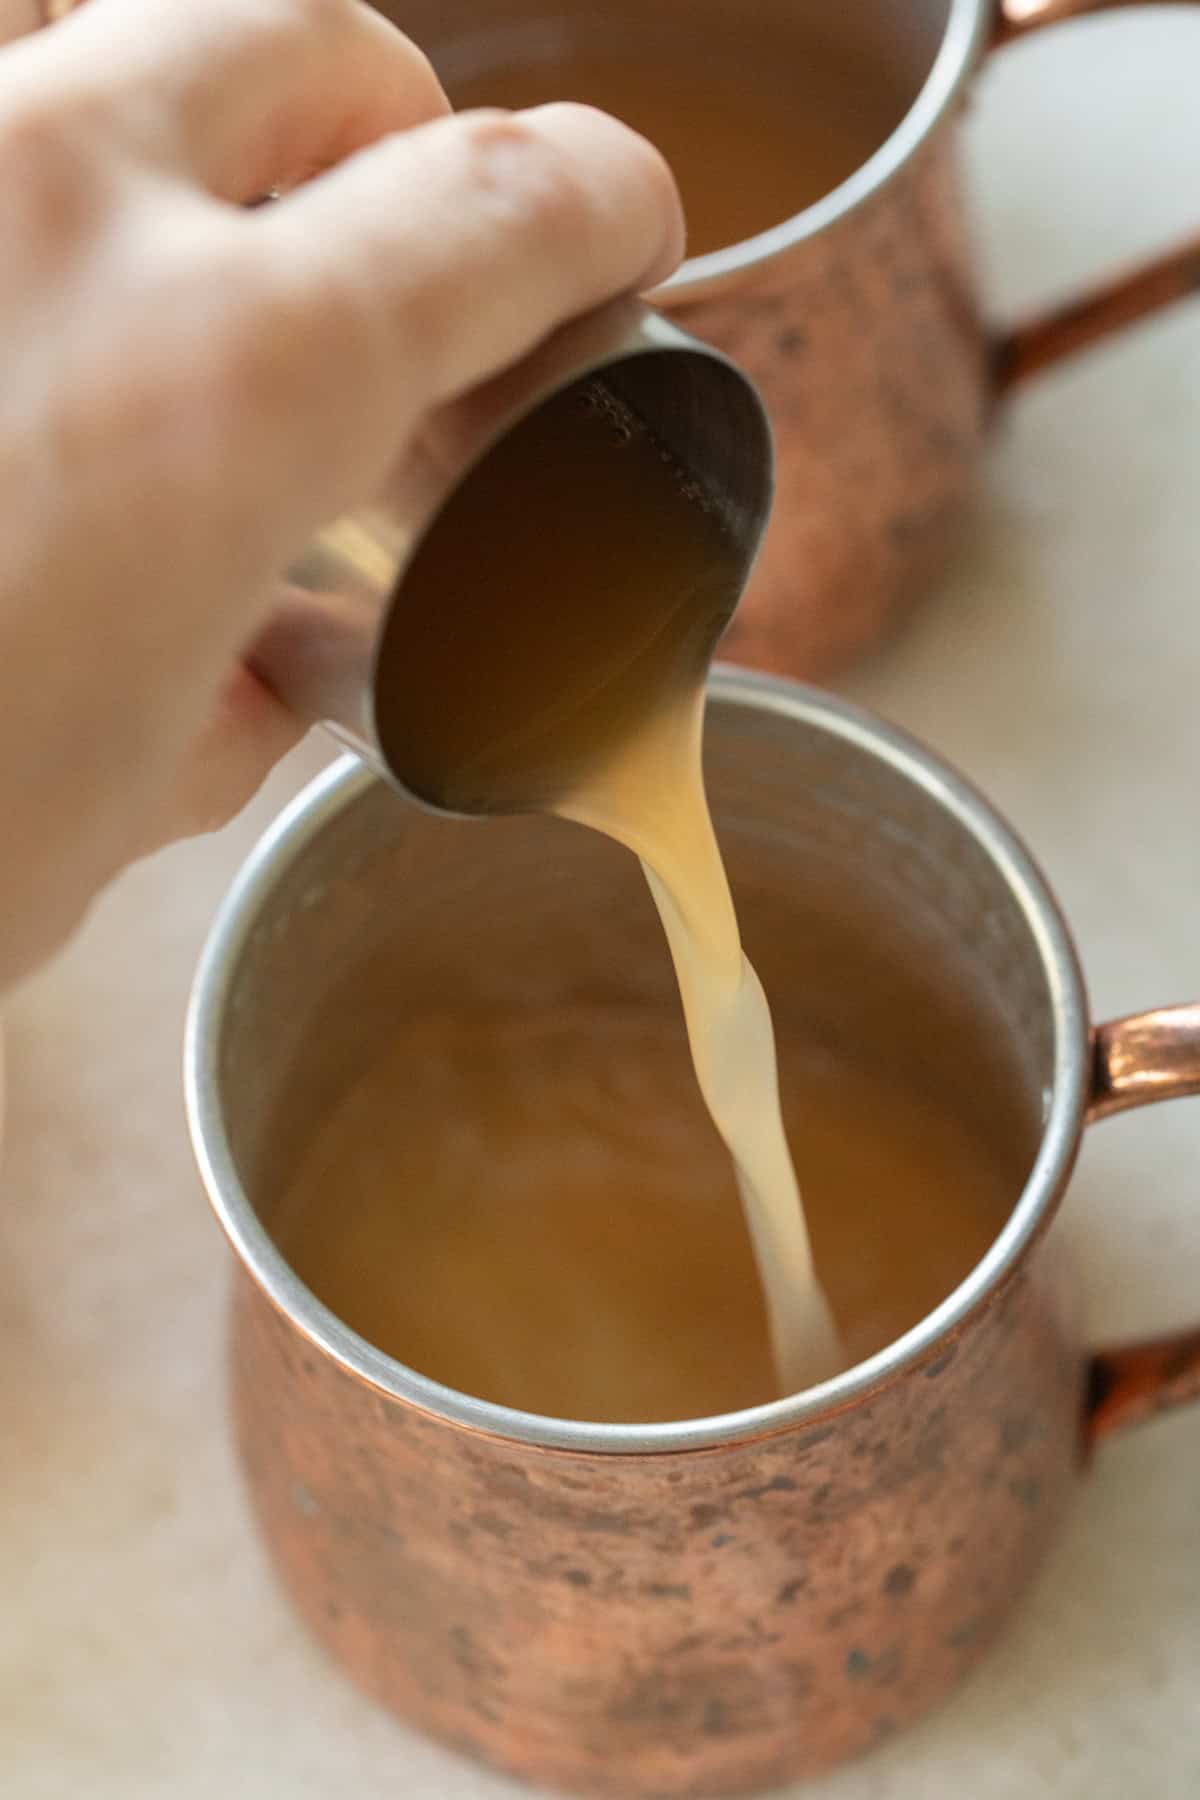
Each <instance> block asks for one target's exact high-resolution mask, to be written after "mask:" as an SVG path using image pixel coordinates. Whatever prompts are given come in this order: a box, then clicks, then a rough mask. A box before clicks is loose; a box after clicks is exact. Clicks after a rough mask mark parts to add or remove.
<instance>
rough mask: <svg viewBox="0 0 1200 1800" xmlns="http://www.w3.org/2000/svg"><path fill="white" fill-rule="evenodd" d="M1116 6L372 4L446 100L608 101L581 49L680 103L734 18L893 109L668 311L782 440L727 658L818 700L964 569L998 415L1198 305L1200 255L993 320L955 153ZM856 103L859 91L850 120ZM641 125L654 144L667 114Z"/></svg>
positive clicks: (678, 289) (663, 0)
mask: <svg viewBox="0 0 1200 1800" xmlns="http://www.w3.org/2000/svg"><path fill="white" fill-rule="evenodd" d="M1112 3H1113V0H842V3H841V4H839V5H830V4H828V0H756V4H754V5H752V6H749V5H745V4H742V5H740V6H739V5H736V4H735V0H605V4H604V5H603V6H598V5H597V4H596V0H377V4H378V5H379V8H380V10H381V11H383V12H385V13H386V14H387V15H388V16H389V17H390V18H392V19H394V20H396V21H397V23H399V24H400V25H401V26H402V27H403V29H404V30H405V31H407V32H408V33H409V34H410V35H411V36H412V37H414V38H415V39H416V40H417V42H418V43H420V44H421V46H422V48H424V49H425V50H426V51H428V52H429V53H430V55H431V57H432V59H433V61H434V64H435V66H436V67H437V68H438V70H439V72H440V73H441V74H442V76H443V79H444V81H445V83H446V85H447V88H448V91H449V93H450V96H451V99H454V98H455V96H456V93H457V92H459V91H460V90H461V91H462V92H463V93H464V94H467V93H469V94H470V96H471V97H473V98H485V99H486V98H488V97H489V92H488V86H487V80H486V74H487V71H488V70H489V68H491V69H497V70H501V71H503V76H504V86H503V90H502V92H503V98H504V99H505V100H514V99H515V100H519V101H521V102H522V103H533V102H536V101H539V100H545V99H558V98H561V97H563V92H564V89H568V91H569V93H570V97H571V98H574V99H592V98H595V99H599V100H600V101H601V102H603V101H604V100H605V99H606V98H607V97H608V95H607V90H605V91H601V90H600V88H599V86H597V87H596V89H595V91H594V92H593V91H592V90H591V89H589V87H588V84H587V77H586V75H578V74H577V75H576V77H575V79H574V80H573V81H571V82H570V83H569V84H568V82H567V79H566V78H565V77H563V76H561V75H560V70H561V69H562V67H563V65H564V60H566V61H570V59H571V58H572V56H573V54H574V52H575V51H576V49H577V48H578V47H579V46H582V47H583V50H584V52H585V53H586V52H590V51H593V50H595V49H596V48H597V46H599V47H600V49H601V50H602V51H603V52H604V53H605V54H607V55H609V56H612V57H626V58H628V59H629V60H630V62H631V64H633V65H637V64H639V63H641V64H645V63H647V62H648V61H650V60H651V59H652V58H654V57H657V58H659V59H660V66H661V70H662V81H663V84H664V89H669V84H670V79H671V47H672V43H675V44H676V45H678V44H680V43H684V42H686V41H688V40H689V39H690V40H691V41H692V42H696V43H701V44H703V43H704V41H705V38H706V35H707V33H709V32H710V31H711V29H712V26H713V22H714V21H716V22H717V23H718V24H719V22H720V20H721V19H722V18H724V20H725V27H726V30H727V31H728V22H729V20H730V19H731V18H734V19H736V20H737V31H738V32H739V33H740V34H741V35H743V36H745V35H747V34H752V33H754V32H755V31H758V32H759V33H760V34H761V33H763V32H764V31H765V30H770V31H771V34H772V41H773V42H775V41H777V42H778V44H779V46H780V51H781V54H784V55H788V54H791V55H794V57H795V67H796V69H797V71H798V72H799V71H800V70H802V68H803V58H804V54H805V45H806V43H807V44H811V45H814V46H815V47H816V48H817V49H818V50H819V49H820V48H821V47H822V46H823V45H830V46H831V47H832V49H833V50H834V51H836V52H837V53H838V54H839V56H842V57H843V58H844V59H845V60H846V61H848V62H849V63H850V64H851V65H853V64H855V63H857V65H858V66H859V67H860V68H863V69H865V72H866V74H867V75H868V76H871V77H874V78H877V79H878V80H879V81H881V82H883V83H884V84H886V87H887V89H888V91H890V93H891V94H892V95H893V96H894V101H895V106H894V113H893V115H892V116H893V117H894V118H895V120H896V121H897V123H896V124H895V128H894V130H892V131H891V135H890V136H888V137H887V138H886V141H884V142H881V143H879V145H878V148H877V149H876V150H875V152H874V154H872V155H870V156H869V158H868V159H867V160H866V161H864V162H863V163H862V165H861V166H860V167H859V168H857V169H856V170H855V171H854V172H853V173H852V174H850V176H849V178H848V179H847V180H845V181H843V182H842V183H841V185H840V186H838V187H836V188H835V189H834V191H832V192H830V193H829V194H827V195H826V196H825V197H824V198H822V199H820V200H818V201H817V203H816V204H814V205H810V206H808V207H807V208H806V209H805V210H803V211H801V212H799V213H798V214H796V216H794V217H792V218H790V219H787V220H784V219H782V218H781V219H780V220H779V222H778V224H777V225H776V226H775V228H774V229H771V230H767V231H765V232H762V233H760V234H759V235H757V236H755V237H751V238H748V239H747V240H746V241H744V242H741V243H736V244H730V245H728V246H726V247H725V248H723V249H719V250H716V251H714V252H712V253H710V254H706V255H702V256H698V257H696V258H695V259H693V260H691V261H689V262H687V263H686V264H685V265H684V267H683V268H682V269H681V270H680V271H679V273H678V274H677V275H676V276H675V277H674V278H673V279H672V280H671V281H669V282H668V283H667V284H666V285H665V286H664V287H663V288H661V289H660V290H659V291H658V293H657V295H655V296H653V298H654V299H655V300H656V302H657V303H658V304H659V305H661V306H662V307H664V308H666V309H667V310H668V311H669V312H670V314H671V315H672V316H673V317H674V318H675V319H676V320H677V322H678V323H680V324H681V325H683V326H684V327H685V329H686V330H688V331H689V332H691V333H693V334H694V335H695V336H698V337H701V338H705V339H707V340H708V341H709V342H710V343H712V344H714V345H716V346H717V347H718V348H720V349H721V350H723V351H724V352H725V353H726V354H727V355H728V356H730V357H731V358H732V359H733V360H734V361H735V362H736V363H738V364H739V365H740V366H741V367H742V368H743V369H744V370H745V371H746V372H747V374H749V375H750V376H751V378H752V379H753V381H754V382H755V384H756V385H757V386H758V387H759V389H760V390H761V392H762V393H763V395H764V396H765V398H766V400H767V402H768V409H769V411H770V414H771V420H772V424H773V426H774V430H775V435H776V440H777V447H778V487H777V501H776V507H775V515H774V519H773V521H772V524H771V527H770V531H769V533H768V537H767V542H766V547H765V549H764V552H763V555H762V557H761V558H760V561H759V564H758V568H757V571H756V573H755V577H754V580H753V582H752V584H751V586H750V589H749V591H748V593H747V596H746V598H745V600H744V601H743V603H742V605H741V607H740V608H739V610H738V614H737V617H736V619H735V620H734V622H733V625H732V627H731V629H730V632H729V634H728V636H727V638H726V640H725V645H724V649H723V652H722V654H723V655H725V656H726V657H727V658H730V659H732V660H734V661H737V662H742V663H746V664H749V665H751V666H754V667H758V668H765V669H772V670H776V671H778V672H779V673H782V674H788V675H794V676H802V677H805V678H809V679H812V678H817V677H824V676H826V675H828V674H830V673H831V672H832V671H834V670H835V669H836V668H837V667H838V666H839V665H841V664H843V663H845V662H846V661H847V660H848V659H849V658H851V657H852V656H854V655H855V654H857V653H859V652H861V651H863V650H864V649H866V648H869V647H870V646H872V645H873V644H875V643H876V642H877V641H879V640H880V639H881V638H882V637H883V636H884V635H885V634H886V632H887V631H888V630H889V629H890V628H891V627H892V626H893V625H894V624H895V623H896V622H897V621H898V620H899V619H900V618H901V617H902V616H903V615H904V613H905V611H906V609H907V608H908V607H909V606H910V605H911V604H912V603H913V602H914V601H915V600H916V599H918V598H920V597H921V596H922V595H923V594H924V593H926V592H928V589H929V586H930V583H931V581H932V580H933V579H934V578H935V577H936V575H937V573H938V572H939V570H940V569H941V568H942V566H943V564H944V562H945V560H946V558H947V555H948V553H949V551H950V549H951V547H952V545H953V542H954V539H955V535H956V530H957V528H958V527H959V526H960V525H961V523H962V519H963V516H964V510H965V507H966V503H967V500H968V497H969V494H970V492H971V489H972V485H973V482H974V479H975V475H976V471H977V468H978V464H979V460H980V454H981V451H982V450H983V448H984V445H985V443H986V440H987V437H988V434H989V430H990V427H991V425H992V422H993V420H994V419H995V417H996V414H997V402H998V400H999V399H1000V398H1001V397H1002V396H1003V395H1004V394H1006V393H1007V392H1008V391H1009V390H1010V389H1011V388H1012V387H1013V386H1014V385H1015V384H1016V383H1018V382H1021V381H1023V380H1025V379H1027V378H1028V377H1029V376H1030V375H1033V374H1035V373H1036V372H1037V371H1038V370H1040V369H1043V368H1045V367H1047V366H1048V365H1049V364H1051V363H1054V362H1056V361H1058V359H1059V358H1061V357H1063V356H1067V355H1070V354H1072V353H1073V352H1075V351H1077V350H1080V349H1082V348H1083V347H1084V346H1086V345H1089V344H1091V343H1093V342H1094V341H1095V340H1096V339H1097V338H1099V337H1101V336H1103V335H1104V334H1105V333H1107V332H1109V331H1111V330H1113V329H1114V328H1115V327H1117V326H1121V325H1124V324H1127V323H1129V322H1131V321H1132V320H1135V319H1138V318H1141V317H1142V316H1143V315H1145V314H1146V313H1148V312H1150V311H1151V310H1152V309H1154V308H1156V307H1158V306H1162V305H1165V304H1167V303H1168V302H1170V301H1173V300H1175V299H1178V298H1180V297H1181V296H1183V295H1185V294H1188V293H1190V292H1192V291H1194V290H1195V289H1196V287H1197V286H1198V285H1200V238H1197V239H1196V240H1194V241H1193V242H1191V243H1189V244H1187V245H1185V246H1184V247H1182V248H1180V249H1178V250H1177V251H1175V252H1174V253H1173V254H1171V255H1168V256H1166V257H1165V258H1163V259H1162V260H1161V261H1159V262H1157V263H1155V264H1154V265H1153V266H1151V267H1149V268H1145V269H1141V270H1138V271H1137V272H1135V273H1131V274H1126V275H1122V276H1120V277H1119V278H1118V279H1116V280H1114V281H1113V282H1112V283H1110V284H1109V285H1107V286H1104V287H1102V288H1101V289H1099V290H1098V291H1096V292H1093V293H1091V294H1089V295H1087V296H1086V297H1083V298H1081V299H1078V300H1075V301H1073V302H1072V303H1070V304H1068V305H1065V306H1064V307H1062V308H1061V309H1059V310H1056V311H1054V312H1053V313H1051V314H1050V315H1049V316H1046V317H1042V318H1037V319H1034V320H1032V321H1029V322H1027V323H1024V324H1021V325H1019V326H1018V327H1017V328H1016V329H1015V330H1011V331H1008V332H1005V333H1004V334H1002V335H994V334H993V333H992V332H990V331H989V330H988V328H987V326H986V324H985V321H984V318H983V316H982V309H981V305H980V301H979V296H978V290H977V279H976V271H975V266H974V261H973V258H972V255H971V247H970V242H969V234H968V231H967V223H966V217H965V213H964V206H963V196H962V193H961V183H960V167H959V145H958V132H957V123H958V120H959V118H960V116H961V114H962V111H963V108H964V106H965V104H966V101H967V98H968V95H969V92H970V87H971V83H972V81H973V79H974V77H975V75H976V73H977V71H978V69H979V66H980V63H981V61H982V59H983V57H984V55H985V53H986V52H987V50H988V49H989V47H991V46H994V45H997V44H1002V43H1005V42H1007V41H1009V40H1010V39H1011V38H1013V37H1016V36H1018V35H1023V34H1026V33H1028V32H1030V31H1033V30H1035V29H1037V28H1039V27H1041V26H1043V25H1049V24H1053V23H1055V22H1057V21H1059V20H1062V19H1066V18H1070V17H1073V16H1075V15H1077V14H1082V13H1087V12H1097V11H1100V10H1103V9H1107V8H1108V7H1109V6H1110V5H1111V4H1112ZM706 21H708V23H707V25H706ZM651 31H653V32H654V36H653V38H651V36H650V33H651ZM789 40H790V44H791V48H790V49H789V48H788V44H789ZM724 43H725V39H724V38H722V39H721V44H722V45H723V44H724ZM712 54H713V55H714V56H720V55H721V54H723V52H722V50H721V49H720V48H718V49H716V50H714V51H713V52H712ZM497 91H498V92H499V91H501V90H499V89H498V90H497ZM857 99H858V96H857V94H856V92H855V90H854V87H853V85H852V83H851V81H850V80H848V81H847V91H846V97H845V105H846V109H847V110H849V109H852V108H853V107H854V106H855V105H856V103H857ZM796 104H797V106H801V105H803V104H804V101H803V92H802V90H801V93H800V94H799V95H798V98H797V102H796ZM637 122H638V123H639V124H641V125H642V126H643V127H644V128H647V129H649V131H650V135H651V136H653V135H654V130H653V112H652V108H651V107H650V104H649V102H648V101H647V102H646V103H645V106H644V117H639V119H638V121H637ZM696 129H697V132H698V133H702V132H703V123H702V121H700V120H697V125H696ZM883 129H884V130H885V131H886V129H887V127H886V124H885V125H884V127H883Z"/></svg>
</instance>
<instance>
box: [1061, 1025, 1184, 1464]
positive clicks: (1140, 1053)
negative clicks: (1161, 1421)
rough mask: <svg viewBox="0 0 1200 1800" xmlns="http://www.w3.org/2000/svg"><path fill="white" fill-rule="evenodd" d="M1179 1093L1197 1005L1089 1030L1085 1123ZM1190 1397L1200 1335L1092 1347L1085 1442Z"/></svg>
mask: <svg viewBox="0 0 1200 1800" xmlns="http://www.w3.org/2000/svg"><path fill="white" fill-rule="evenodd" d="M1186 1094H1200V1005H1192V1006H1169V1007H1164V1008H1163V1009H1162V1010H1161V1011H1160V1012H1149V1013H1136V1014H1134V1015H1133V1016H1132V1017H1131V1018H1127V1019H1115V1020H1113V1021H1112V1023H1111V1024H1108V1025H1100V1026H1097V1028H1096V1029H1095V1031H1094V1032H1093V1033H1092V1084H1091V1100H1090V1103H1089V1106H1088V1118H1089V1121H1091V1120H1095V1119H1107V1118H1110V1117H1111V1116H1112V1115H1113V1114H1114V1113H1119V1112H1129V1111H1130V1110H1131V1109H1132V1108H1133V1107H1135V1106H1151V1105H1153V1104H1154V1103H1155V1102H1156V1101H1159V1100H1179V1099H1182V1098H1183V1096H1184V1095H1186ZM1193 1400H1200V1330H1193V1331H1177V1332H1171V1333H1170V1334H1169V1335H1168V1336H1166V1337H1159V1338H1147V1339H1145V1340H1144V1341H1143V1342H1141V1343H1135V1344H1125V1345H1118V1346H1116V1347H1115V1348H1111V1349H1106V1350H1099V1351H1097V1352H1096V1354H1095V1356H1094V1357H1093V1358H1092V1363H1091V1373H1090V1385H1089V1394H1088V1414H1087V1422H1086V1427H1085V1435H1086V1440H1087V1443H1088V1445H1089V1446H1092V1445H1095V1444H1098V1443H1099V1442H1100V1441H1101V1440H1102V1439H1103V1438H1106V1437H1109V1436H1111V1434H1112V1433H1113V1432H1116V1431H1123V1430H1124V1429H1125V1427H1126V1426H1128V1425H1140V1424H1141V1423H1142V1421H1143V1420H1145V1419H1150V1418H1153V1417H1154V1416H1155V1415H1156V1414H1157V1413H1160V1412H1167V1411H1169V1409H1170V1408H1171V1407H1175V1406H1185V1405H1187V1404H1188V1402H1189V1401H1193Z"/></svg>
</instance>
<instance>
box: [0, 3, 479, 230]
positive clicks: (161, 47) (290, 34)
mask: <svg viewBox="0 0 1200 1800" xmlns="http://www.w3.org/2000/svg"><path fill="white" fill-rule="evenodd" d="M25 4H26V0H0V9H4V8H8V9H13V8H16V9H18V10H19V9H20V8H21V7H22V6H23V5H25ZM4 18H5V13H4V11H3V10H0V33H2V31H3V22H4ZM52 37H53V42H52V45H51V43H50V42H49V41H47V42H46V44H45V50H46V54H45V55H44V56H43V57H42V63H41V66H42V70H43V81H44V83H45V85H46V86H47V89H48V90H50V89H52V90H53V98H54V99H55V102H56V104H57V106H59V107H62V106H64V105H67V106H69V105H70V103H71V101H72V100H75V101H80V102H83V103H84V105H85V106H90V105H99V106H100V108H101V109H102V110H103V111H104V113H105V115H106V116H107V117H109V118H112V119H115V120H117V121H118V122H119V124H120V126H121V128H122V129H123V130H124V131H125V133H126V135H127V137H128V138H129V139H130V140H131V141H132V142H133V143H134V144H135V145H136V146H137V148H138V149H140V150H141V151H142V152H144V153H146V154H147V155H150V156H152V157H154V158H155V159H157V160H166V161H168V162H170V163H172V164H174V165H176V166H178V167H179V168H180V169H181V170H182V171H184V172H185V173H186V174H187V175H188V176H189V177H191V178H193V179H195V180H197V181H199V182H200V183H201V184H202V185H203V186H204V187H206V188H208V189H209V191H210V192H212V193H213V194H215V195H217V196H218V197H220V198H222V199H226V200H230V201H235V202H241V201H245V200H250V199H254V198H256V197H257V196H259V195H261V194H263V193H266V192H268V191H270V190H271V189H276V188H278V189H286V188H289V187H291V186H293V185H294V184H295V183H296V182H299V181H302V180H304V179H305V178H306V177H307V176H308V175H310V174H312V173H313V172H314V171H315V170H318V169H323V168H327V167H329V166H331V165H332V164H334V163H336V162H338V161H339V160H340V159H341V158H343V157H345V156H347V155H350V154H352V153H353V152H354V151H355V150H358V149H360V148H361V147H362V146H363V145H365V144H370V143H373V142H374V141H375V140H376V139H377V138H380V137H382V136H384V135H385V134H386V133H389V132H395V131H403V130H405V129H406V128H407V127H409V126H411V125H415V124H419V123H422V122H423V121H425V120H427V119H431V118H436V117H437V116H438V115H439V114H441V113H444V112H445V111H447V110H448V103H447V101H446V98H445V95H444V94H443V92H442V89H441V86H440V84H439V82H438V80H437V77H436V76H435V75H434V73H433V70H432V68H431V67H430V65H429V62H428V60H427V58H426V57H425V56H423V55H422V53H421V52H420V51H419V50H418V49H417V48H416V46H415V45H414V44H412V43H411V42H410V41H409V40H408V38H406V37H405V36H404V35H403V34H402V33H401V32H399V31H397V30H396V29H395V27H394V26H392V25H390V24H389V23H388V22H387V21H386V20H385V19H384V18H382V17H381V16H380V14H378V13H376V12H375V11H373V10H372V9H371V8H370V7H369V6H367V5H365V4H362V0H204V3H203V4H202V5H197V4H193V3H191V0H92V3H91V4H89V5H85V6H82V7H81V8H80V10H79V11H78V12H73V13H72V15H71V16H70V18H69V19H67V20H65V21H64V24H63V26H62V27H61V28H56V30H55V32H54V33H53V34H52ZM47 97H48V98H49V97H50V94H49V92H48V96H47Z"/></svg>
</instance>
